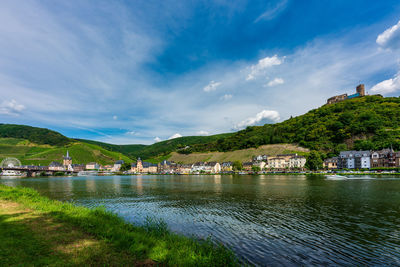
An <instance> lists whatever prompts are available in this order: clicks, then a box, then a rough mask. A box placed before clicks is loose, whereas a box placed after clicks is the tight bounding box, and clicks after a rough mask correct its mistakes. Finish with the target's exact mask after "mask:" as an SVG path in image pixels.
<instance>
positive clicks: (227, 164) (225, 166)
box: [221, 161, 233, 172]
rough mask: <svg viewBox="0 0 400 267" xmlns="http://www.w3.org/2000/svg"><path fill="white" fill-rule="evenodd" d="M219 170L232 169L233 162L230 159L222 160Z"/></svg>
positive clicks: (227, 170) (229, 170) (228, 170)
mask: <svg viewBox="0 0 400 267" xmlns="http://www.w3.org/2000/svg"><path fill="white" fill-rule="evenodd" d="M221 171H223V172H231V171H233V163H232V162H230V161H227V162H222V164H221Z"/></svg>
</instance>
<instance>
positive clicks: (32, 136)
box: [0, 124, 71, 146]
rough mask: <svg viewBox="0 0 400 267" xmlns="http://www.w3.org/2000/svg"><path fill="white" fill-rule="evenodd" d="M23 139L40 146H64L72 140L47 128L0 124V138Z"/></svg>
mask: <svg viewBox="0 0 400 267" xmlns="http://www.w3.org/2000/svg"><path fill="white" fill-rule="evenodd" d="M1 137H3V138H21V139H25V140H29V141H30V142H32V143H35V144H40V145H52V146H63V145H66V144H69V143H70V142H71V140H70V139H69V138H67V137H65V136H64V135H62V134H60V133H58V132H55V131H52V130H49V129H45V128H38V127H31V126H26V125H16V124H0V138H1Z"/></svg>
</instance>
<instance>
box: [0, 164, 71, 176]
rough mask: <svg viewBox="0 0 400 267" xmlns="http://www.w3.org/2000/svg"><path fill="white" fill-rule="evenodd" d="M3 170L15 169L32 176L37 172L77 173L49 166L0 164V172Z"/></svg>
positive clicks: (52, 173)
mask: <svg viewBox="0 0 400 267" xmlns="http://www.w3.org/2000/svg"><path fill="white" fill-rule="evenodd" d="M3 171H16V172H25V173H26V176H27V177H32V176H36V175H37V174H40V173H43V172H45V173H47V174H51V175H54V174H55V173H56V172H63V173H65V174H73V173H78V172H77V171H71V170H52V169H49V167H41V166H15V167H14V166H12V167H11V166H10V167H1V166H0V172H3Z"/></svg>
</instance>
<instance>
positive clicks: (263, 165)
mask: <svg viewBox="0 0 400 267" xmlns="http://www.w3.org/2000/svg"><path fill="white" fill-rule="evenodd" d="M253 166H256V167H259V168H260V170H264V168H265V166H267V163H266V162H265V161H257V162H253Z"/></svg>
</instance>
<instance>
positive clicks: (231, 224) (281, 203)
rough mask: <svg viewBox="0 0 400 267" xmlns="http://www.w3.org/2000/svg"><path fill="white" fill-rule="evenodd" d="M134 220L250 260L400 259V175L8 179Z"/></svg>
mask: <svg viewBox="0 0 400 267" xmlns="http://www.w3.org/2000/svg"><path fill="white" fill-rule="evenodd" d="M0 182H1V183H4V184H7V185H12V186H26V187H32V188H34V189H36V190H38V191H39V192H41V193H42V194H43V195H46V196H48V197H50V198H53V199H58V200H63V201H71V202H74V203H76V204H78V205H84V206H88V207H94V206H98V205H103V206H105V207H106V208H107V209H108V210H110V211H113V212H116V213H118V214H119V215H120V216H122V217H123V218H125V219H126V220H127V221H129V222H132V223H138V224H141V223H143V222H144V221H145V219H146V217H153V218H160V219H163V220H164V221H165V222H166V223H167V224H168V226H169V228H170V229H171V230H172V231H174V232H177V233H182V234H185V235H188V236H190V235H194V236H195V237H201V238H207V237H208V236H211V238H212V239H213V240H215V241H217V242H222V243H224V244H225V245H227V246H230V247H231V248H232V249H233V250H234V251H235V253H236V254H237V255H238V256H239V257H240V258H242V259H245V260H246V261H248V262H249V263H250V264H254V265H261V266H265V265H267V266H282V265H286V266H292V265H293V266H296V265H326V266H328V265H347V266H360V265H363V266H364V265H400V178H390V177H381V178H372V177H354V178H351V179H346V180H328V179H325V178H324V177H306V176H262V175H260V176H227V175H222V176H220V175H216V176H207V175H204V176H201V175H199V176H184V175H179V176H162V175H160V176H157V175H146V176H108V177H107V176H106V177H55V178H27V179H15V178H14V179H8V178H4V177H3V178H1V179H0Z"/></svg>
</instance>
